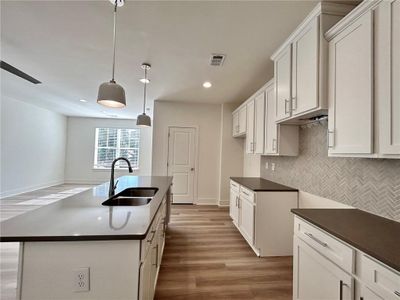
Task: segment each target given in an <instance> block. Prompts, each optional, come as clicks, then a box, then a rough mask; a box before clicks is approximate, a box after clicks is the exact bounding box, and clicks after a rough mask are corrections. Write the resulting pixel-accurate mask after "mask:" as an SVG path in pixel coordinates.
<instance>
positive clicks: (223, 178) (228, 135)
mask: <svg viewBox="0 0 400 300" xmlns="http://www.w3.org/2000/svg"><path fill="white" fill-rule="evenodd" d="M236 107H238V105H237V104H235V103H224V104H222V109H221V148H220V156H221V158H220V160H221V167H220V191H219V204H220V205H229V196H230V195H229V191H230V188H229V177H236V176H238V177H241V176H242V175H243V164H242V161H243V155H244V154H243V145H244V139H241V138H232V112H233V111H234V110H235V108H236Z"/></svg>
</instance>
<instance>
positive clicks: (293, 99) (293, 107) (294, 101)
mask: <svg viewBox="0 0 400 300" xmlns="http://www.w3.org/2000/svg"><path fill="white" fill-rule="evenodd" d="M296 109H297V98H296V97H292V111H295V110H296Z"/></svg>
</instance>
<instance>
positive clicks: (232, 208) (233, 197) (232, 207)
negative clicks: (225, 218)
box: [229, 189, 239, 225]
mask: <svg viewBox="0 0 400 300" xmlns="http://www.w3.org/2000/svg"><path fill="white" fill-rule="evenodd" d="M238 205H239V193H238V192H237V191H235V190H234V189H231V190H230V200H229V215H230V216H231V218H232V220H233V222H234V223H235V224H236V225H237V224H238V221H239V208H238Z"/></svg>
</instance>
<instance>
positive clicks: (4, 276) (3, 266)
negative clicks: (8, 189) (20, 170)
mask: <svg viewBox="0 0 400 300" xmlns="http://www.w3.org/2000/svg"><path fill="white" fill-rule="evenodd" d="M90 187H92V186H91V185H72V184H62V185H56V186H52V187H48V188H44V189H40V190H36V191H33V192H29V193H24V194H19V195H16V196H11V197H7V198H3V199H1V200H0V221H4V220H7V219H10V218H13V217H15V216H18V215H20V214H24V213H26V212H28V211H31V210H34V209H37V208H40V207H42V206H43V205H46V204H48V203H51V202H54V201H58V200H59V199H61V198H63V197H68V196H70V195H74V194H77V193H80V192H82V191H83V190H86V189H88V188H90ZM0 233H1V225H0ZM18 253H19V243H0V299H1V300H15V299H16V297H17V296H16V292H17V290H16V289H17V270H18Z"/></svg>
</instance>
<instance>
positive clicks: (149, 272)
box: [139, 200, 166, 300]
mask: <svg viewBox="0 0 400 300" xmlns="http://www.w3.org/2000/svg"><path fill="white" fill-rule="evenodd" d="M165 220H166V203H165V200H164V202H163V203H162V204H161V206H160V208H159V211H158V213H157V215H156V216H155V217H154V221H153V224H152V226H151V229H150V232H149V233H148V234H147V236H146V238H145V239H144V240H143V241H142V250H141V252H142V253H141V265H140V270H139V300H152V299H153V298H154V294H155V290H156V284H157V277H158V272H159V271H160V265H161V258H162V254H163V250H164V243H165V230H166V223H165Z"/></svg>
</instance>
